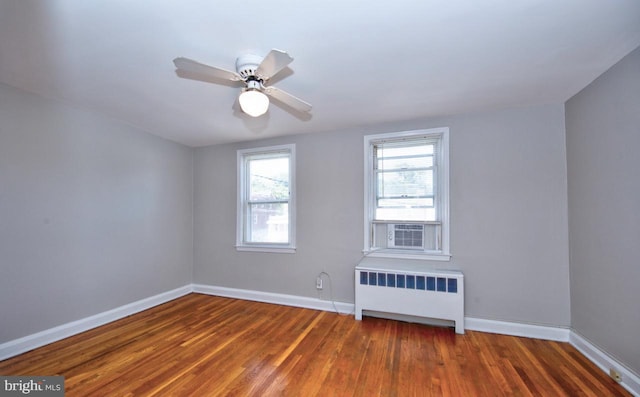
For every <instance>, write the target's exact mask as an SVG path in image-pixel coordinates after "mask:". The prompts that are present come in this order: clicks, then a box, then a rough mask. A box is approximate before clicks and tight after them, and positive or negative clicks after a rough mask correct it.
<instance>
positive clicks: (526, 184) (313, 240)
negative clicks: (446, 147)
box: [194, 105, 570, 327]
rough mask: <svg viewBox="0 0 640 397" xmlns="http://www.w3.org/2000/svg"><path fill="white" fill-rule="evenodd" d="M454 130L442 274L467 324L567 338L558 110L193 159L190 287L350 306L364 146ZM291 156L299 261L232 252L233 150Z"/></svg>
mask: <svg viewBox="0 0 640 397" xmlns="http://www.w3.org/2000/svg"><path fill="white" fill-rule="evenodd" d="M441 126H448V127H450V140H451V143H450V146H451V219H452V226H451V229H452V231H451V250H452V254H453V260H452V261H451V262H450V263H442V262H437V263H431V265H432V266H435V267H449V268H458V269H462V270H463V271H464V273H465V280H466V284H465V288H466V294H467V295H466V298H467V300H466V310H465V312H466V315H467V316H472V317H477V318H486V319H495V320H505V321H516V322H525V323H535V324H544V325H553V326H567V327H568V326H569V324H570V323H569V322H570V311H569V309H570V307H569V263H568V250H567V246H568V236H567V199H566V189H567V183H566V160H565V159H566V157H565V156H566V153H565V134H564V110H563V106H562V105H549V106H539V107H529V108H517V109H509V110H504V111H499V112H490V113H482V114H473V115H466V116H456V117H450V118H442V119H430V120H418V121H415V122H407V123H392V124H388V125H382V126H376V127H372V128H363V129H361V130H353V131H336V132H328V133H319V134H313V135H298V136H292V137H286V138H278V139H270V140H264V141H255V142H250V143H241V144H229V145H220V146H211V147H205V148H198V149H196V151H195V161H194V173H195V176H194V186H195V193H194V219H195V222H194V228H195V232H194V235H195V243H194V282H195V283H200V284H208V285H216V286H223V287H231V288H240V289H249V290H257V291H267V292H277V293H283V294H292V295H299V296H306V297H320V298H322V299H328V298H329V294H328V291H327V290H326V289H325V291H323V292H322V294H321V295H320V296H318V292H317V291H316V289H315V277H316V275H317V274H318V273H319V272H320V271H326V272H328V273H329V274H330V275H331V277H332V280H333V283H334V285H333V294H334V299H335V300H337V301H343V302H353V300H354V296H353V294H354V291H353V277H354V276H353V269H354V266H355V265H356V264H357V263H358V261H359V260H360V258H361V250H362V248H363V235H362V228H363V202H364V198H363V172H364V171H363V135H365V134H372V133H383V132H392V131H402V130H410V129H418V128H429V127H441ZM283 143H295V144H296V145H297V148H296V149H297V157H298V164H297V186H298V187H297V194H298V196H297V197H298V212H297V221H298V222H297V228H298V235H297V246H298V252H297V253H295V254H273V253H253V252H236V250H235V248H234V244H235V227H236V174H235V170H236V150H238V149H242V148H247V147H260V146H269V145H275V144H283Z"/></svg>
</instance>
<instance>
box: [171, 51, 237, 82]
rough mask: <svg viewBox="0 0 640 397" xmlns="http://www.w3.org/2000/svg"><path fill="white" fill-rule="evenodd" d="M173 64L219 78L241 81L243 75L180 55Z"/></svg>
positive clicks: (192, 71)
mask: <svg viewBox="0 0 640 397" xmlns="http://www.w3.org/2000/svg"><path fill="white" fill-rule="evenodd" d="M173 64H174V65H176V68H178V69H180V70H184V71H185V72H190V73H197V74H206V75H208V76H213V77H217V78H219V79H225V80H231V81H241V80H242V77H240V75H239V74H238V73H236V72H232V71H230V70H225V69H220V68H216V67H214V66H209V65H205V64H203V63H200V62H196V61H194V60H192V59H189V58H182V57H178V58H176V59H174V60H173Z"/></svg>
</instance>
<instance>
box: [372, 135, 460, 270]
mask: <svg viewBox="0 0 640 397" xmlns="http://www.w3.org/2000/svg"><path fill="white" fill-rule="evenodd" d="M420 136H422V137H425V136H426V137H428V138H436V139H438V140H439V141H440V142H439V145H438V153H437V158H438V160H439V161H438V164H439V167H438V168H437V175H436V186H435V191H436V196H437V197H436V200H437V203H438V204H437V205H438V207H439V208H438V211H437V216H438V217H439V219H438V221H439V223H440V235H439V237H440V250H437V251H435V250H408V249H393V248H378V247H375V242H374V241H373V238H374V237H373V232H372V230H373V226H372V224H373V223H374V212H375V194H376V193H375V190H376V181H375V172H374V164H373V147H374V144H376V143H379V142H380V141H384V140H394V139H403V138H408V139H410V138H417V137H420ZM407 223H416V222H407ZM425 223H428V222H425ZM449 229H450V219H449V128H447V127H441V128H431V129H423V130H413V131H402V132H391V133H386V134H375V135H365V137H364V249H363V251H362V252H363V253H364V254H365V255H367V256H371V257H384V258H404V259H424V260H434V261H449V260H451V252H450V235H449Z"/></svg>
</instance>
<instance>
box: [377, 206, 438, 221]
mask: <svg viewBox="0 0 640 397" xmlns="http://www.w3.org/2000/svg"><path fill="white" fill-rule="evenodd" d="M374 219H375V220H378V221H435V220H436V211H435V209H434V208H376V212H375V214H374Z"/></svg>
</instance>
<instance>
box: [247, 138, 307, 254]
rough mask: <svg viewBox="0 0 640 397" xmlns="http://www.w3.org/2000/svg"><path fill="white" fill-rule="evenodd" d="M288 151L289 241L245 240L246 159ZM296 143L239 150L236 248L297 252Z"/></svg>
mask: <svg viewBox="0 0 640 397" xmlns="http://www.w3.org/2000/svg"><path fill="white" fill-rule="evenodd" d="M277 153H286V154H287V155H288V157H289V242H288V243H264V242H262V243H252V242H248V241H245V238H244V236H245V227H246V219H245V216H246V213H247V212H246V207H247V196H248V191H249V185H248V181H249V180H248V175H247V172H246V171H247V170H246V161H245V159H246V158H248V157H253V156H260V155H269V154H277ZM295 170H296V145H295V144H290V145H278V146H269V147H261V148H252V149H242V150H238V152H237V194H238V196H237V197H238V199H237V223H236V250H238V251H255V252H274V253H288V254H290V253H295V252H296V171H295Z"/></svg>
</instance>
